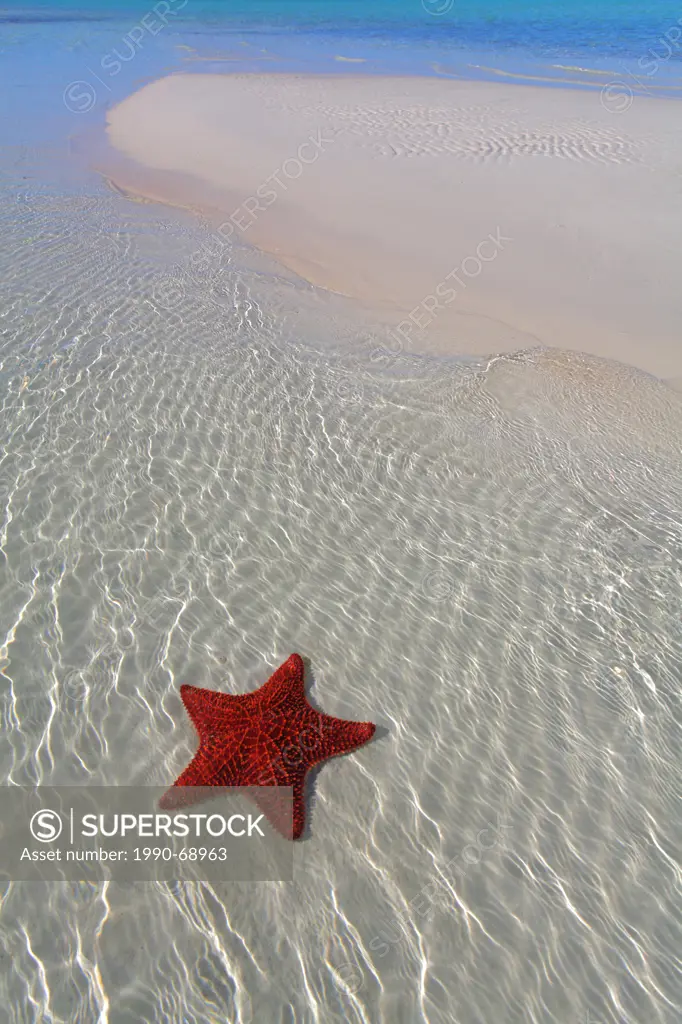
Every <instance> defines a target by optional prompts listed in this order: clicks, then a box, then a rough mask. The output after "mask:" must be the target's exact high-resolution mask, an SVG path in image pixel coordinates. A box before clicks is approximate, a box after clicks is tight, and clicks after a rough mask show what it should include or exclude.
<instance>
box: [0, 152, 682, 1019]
mask: <svg viewBox="0 0 682 1024" xmlns="http://www.w3.org/2000/svg"><path fill="white" fill-rule="evenodd" d="M0 229H1V232H2V239H3V246H2V252H1V253H0V261H1V263H2V274H1V285H0V331H1V334H0V340H1V347H0V379H1V381H2V387H1V388H0V403H1V404H0V436H1V455H0V501H1V504H0V560H1V570H0V658H1V659H2V661H1V665H0V668H1V671H2V675H0V684H1V692H0V709H1V713H2V732H1V734H0V771H1V772H2V779H3V781H4V782H5V783H10V784H13V785H23V784H34V783H45V784H47V783H50V784H63V785H82V784H87V783H92V784H98V785H137V784H140V785H145V784H146V785H150V784H153V785H165V784H166V783H167V782H169V781H172V779H173V778H174V777H175V775H176V774H177V772H178V771H179V770H180V769H182V768H183V767H184V766H185V764H186V762H187V760H188V758H189V757H190V755H191V754H192V752H193V750H194V743H195V741H194V738H193V733H192V729H191V726H190V724H189V722H188V720H187V718H186V716H185V714H184V711H183V709H182V706H181V703H180V700H179V697H178V689H179V686H180V684H181V683H183V682H190V683H192V684H194V685H198V686H207V687H213V688H220V689H223V690H226V691H228V692H233V693H237V692H243V691H246V690H249V689H252V688H255V687H256V686H258V685H260V683H261V682H263V681H264V679H265V678H266V677H267V676H268V675H269V674H270V672H271V671H272V670H273V669H274V668H275V667H276V666H277V665H278V664H279V663H280V662H281V661H283V660H284V659H285V658H286V657H287V656H288V655H289V654H290V653H291V652H292V651H300V652H301V653H302V654H304V655H305V656H306V657H307V658H309V659H310V664H311V666H312V695H313V697H314V699H315V700H316V701H317V702H318V703H319V705H320V706H321V707H322V708H323V709H324V710H325V711H327V712H328V713H329V714H332V715H339V716H342V717H348V718H356V719H363V720H364V719H370V720H372V721H375V722H377V723H378V724H379V725H380V726H382V727H383V728H382V730H381V731H380V735H379V738H377V739H376V740H375V741H374V742H372V743H371V744H370V745H368V746H366V747H364V748H363V749H361V750H360V751H358V752H357V753H356V754H354V755H352V756H351V757H349V758H345V759H338V760H336V761H333V762H330V763H329V764H327V765H326V766H325V767H324V768H323V769H322V770H321V772H320V774H319V776H318V778H317V780H316V784H315V790H314V795H313V800H312V804H311V808H310V826H311V827H310V837H309V838H308V839H307V840H306V841H304V842H302V843H300V844H297V848H296V881H295V882H294V883H293V884H284V883H274V882H273V883H260V884H252V885H246V884H241V883H233V884H227V883H226V884H224V885H223V886H215V885H209V884H208V883H206V884H200V885H192V886H190V885H182V884H178V885H171V886H168V885H165V884H148V885H137V886H133V885H129V886H124V885H115V884H109V885H89V884H86V883H81V884H73V885H66V884H63V885H62V884H59V885H58V884H53V885H47V884H46V885H42V884H27V883H13V884H10V885H6V886H5V888H4V889H3V890H2V909H1V913H0V949H1V952H2V962H3V964H4V965H5V966H4V969H3V971H2V973H1V979H2V980H1V988H2V991H1V992H0V1002H1V1003H2V1005H3V1006H4V1007H5V1010H4V1011H3V1013H4V1014H7V1016H4V1019H6V1020H9V1021H12V1022H28V1021H45V1022H48V1021H50V1022H53V1021H54V1022H60V1024H61V1022H64V1024H66V1022H68V1024H72V1022H83V1024H86V1022H87V1024H90V1022H92V1021H103V1022H104V1021H106V1022H109V1024H132V1022H138V1021H145V1022H149V1024H152V1022H154V1024H156V1022H159V1024H160V1022H162V1021H172V1022H177V1024H184V1022H186V1021H187V1022H195V1021H196V1022H206V1021H208V1022H215V1024H226V1022H228V1021H230V1022H232V1021H234V1022H258V1024H260V1022H266V1021H267V1022H282V1024H285V1022H286V1024H289V1022H294V1021H296V1022H305V1024H308V1022H310V1024H313V1022H336V1021H349V1022H368V1021H371V1022H390V1024H400V1022H405V1024H415V1022H420V1021H429V1022H432V1024H440V1022H443V1024H444V1022H452V1021H457V1022H461V1024H479V1022H483V1024H504V1022H510V1024H512V1022H514V1024H516V1022H543V1024H545V1022H561V1024H569V1022H570V1024H573V1022H575V1024H584V1022H586V1021H591V1022H593V1024H607V1022H609V1024H623V1022H628V1024H629V1022H637V1024H639V1022H646V1024H650V1022H670V1024H672V1022H676V1021H679V1020H680V1019H681V1014H682V994H681V983H680V972H679V953H680V948H682V922H681V920H680V906H681V903H680V860H679V857H680V840H681V838H682V826H681V823H680V808H679V795H680V698H679V691H680V669H681V665H682V657H681V647H680V644H681V641H682V623H681V621H680V607H681V604H680V594H681V592H680V584H681V583H682V473H681V465H680V453H679V441H680V436H682V402H681V400H680V396H679V395H677V394H676V393H675V392H673V391H671V390H669V389H667V388H666V387H665V386H664V385H662V384H659V383H658V382H657V381H655V380H654V379H653V378H649V377H647V376H645V375H642V374H639V373H637V372H635V371H630V370H628V369H627V368H625V367H622V366H618V365H611V364H609V363H606V362H603V361H600V360H597V359H592V358H587V357H582V356H580V355H577V354H571V353H558V352H548V351H543V350H529V351H524V352H519V353H517V354H515V355H513V356H505V357H500V358H496V359H489V360H441V361H438V360H435V359H429V358H420V359H417V358H414V357H408V356H402V357H389V356H386V357H384V358H382V359H377V358H376V344H377V339H378V340H379V341H381V337H380V335H379V334H377V333H376V332H374V333H372V332H368V331H366V330H365V331H363V330H362V329H360V327H359V325H358V324H357V323H355V322H353V321H352V320H350V319H348V318H346V317H345V314H344V311H343V309H342V307H341V306H339V305H338V304H336V303H334V302H332V300H331V299H329V298H325V297H323V296H319V295H317V294H316V293H315V292H314V291H312V290H311V289H309V288H306V287H304V286H302V285H301V284H299V283H297V282H296V281H295V280H293V279H288V278H281V277H278V276H277V274H276V272H275V271H274V270H273V267H272V266H270V265H269V264H267V263H266V262H265V261H264V260H259V259H258V258H257V257H255V256H254V255H253V254H251V253H248V252H246V251H239V250H230V251H229V252H227V253H226V255H225V257H224V258H223V260H222V261H221V262H218V261H216V263H215V264H212V265H211V266H209V267H206V266H202V268H201V273H199V272H198V271H196V270H195V269H193V267H195V264H194V263H193V261H192V259H191V256H192V253H193V252H195V251H196V250H197V249H198V247H199V245H200V244H201V243H202V241H204V240H205V238H206V237H207V229H204V228H203V227H202V226H201V225H198V224H195V223H193V222H192V221H190V220H189V218H182V217H179V216H174V215H171V214H165V213H164V212H163V211H162V210H160V209H158V208H155V207H152V206H146V205H138V204H132V203H130V202H128V201H126V200H125V199H123V198H121V197H118V196H114V195H111V194H108V193H107V192H106V191H105V190H104V189H103V187H100V186H97V185H95V184H92V185H90V186H89V187H88V188H81V189H73V190H69V189H68V188H66V187H65V186H64V185H63V184H62V185H61V186H59V187H56V186H55V187H51V186H49V183H47V182H46V180H44V179H41V178H40V175H39V173H38V172H37V171H34V170H30V169H27V166H26V165H25V159H24V155H21V154H19V155H17V154H15V155H14V157H12V155H11V154H10V156H9V157H8V158H7V159H6V160H5V162H4V164H3V166H2V195H1V197H0ZM349 315H350V314H349ZM371 353H373V354H374V356H375V358H374V359H372V358H370V354H371ZM9 963H11V965H12V966H11V970H10V969H8V968H7V965H8V964H9Z"/></svg>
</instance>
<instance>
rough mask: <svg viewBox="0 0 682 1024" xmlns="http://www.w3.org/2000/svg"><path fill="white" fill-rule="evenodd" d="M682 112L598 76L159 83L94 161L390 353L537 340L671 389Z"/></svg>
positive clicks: (110, 130)
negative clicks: (279, 268) (338, 302)
mask: <svg viewBox="0 0 682 1024" xmlns="http://www.w3.org/2000/svg"><path fill="white" fill-rule="evenodd" d="M681 109H682V108H681V107H680V106H679V105H678V101H676V100H669V99H659V98H652V97H648V96H632V95H631V94H630V93H629V92H628V91H626V90H625V88H623V89H622V90H621V91H620V92H619V91H618V90H617V89H615V88H614V87H613V85H612V84H611V83H609V85H608V87H604V89H602V90H594V91H579V90H574V89H561V88H542V87H535V86H519V85H511V84H507V83H502V82H500V83H497V82H494V83H487V82H465V81H453V80H449V79H440V78H417V77H382V76H372V75H361V74H339V75H324V76H322V75H293V74H174V75H171V76H168V77H165V78H162V79H159V80H157V81H155V82H153V83H151V84H147V85H145V86H144V87H143V88H141V89H140V90H139V91H137V92H135V93H134V94H132V95H131V96H129V97H128V98H127V99H125V100H124V101H123V102H122V103H120V104H119V105H118V106H116V107H114V108H113V109H112V110H111V111H110V112H109V113H108V119H107V136H108V143H109V146H110V149H111V154H112V155H113V154H115V155H116V156H117V157H118V162H117V160H116V159H114V158H113V156H112V159H111V160H110V161H109V163H110V166H108V167H106V168H104V169H105V170H106V173H108V175H109V176H110V177H111V178H112V179H113V180H114V181H115V182H116V183H117V184H118V185H119V186H120V187H121V188H124V189H125V190H126V191H128V192H132V193H136V194H138V195H143V196H145V197H146V198H149V199H153V200H157V201H162V202H167V203H173V204H176V205H181V206H186V207H189V208H195V209H202V210H210V211H211V216H212V218H213V219H214V222H215V226H216V230H215V238H216V240H217V243H218V244H222V243H223V242H226V243H227V244H230V243H231V241H233V240H235V239H237V238H241V239H243V240H244V241H246V242H248V243H251V244H253V245H255V246H257V247H259V248H261V249H263V250H265V251H266V252H268V253H271V254H272V255H273V256H275V257H276V259H277V260H279V261H280V262H281V263H282V264H283V265H285V266H286V267H288V268H289V269H290V270H293V271H295V272H296V273H297V274H299V275H301V276H302V277H304V278H306V279H307V280H308V281H310V282H312V283H313V284H315V285H319V286H321V287H323V288H326V289H329V290H331V291H334V292H337V293H340V294H341V295H344V296H348V297H349V298H350V299H352V300H353V301H354V302H355V303H358V304H360V305H361V306H362V307H363V308H365V309H366V310H367V312H368V314H369V315H371V316H372V317H375V318H377V319H379V320H381V321H382V322H384V323H389V324H391V325H392V330H393V332H394V336H395V338H396V339H398V341H399V343H400V345H401V346H403V347H404V349H405V350H408V351H415V352H435V353H450V354H468V353H471V354H483V353H486V354H487V353H500V352H508V351H513V350H516V349H521V348H527V347H529V346H533V345H547V346H553V347H558V348H564V349H572V350H578V351H583V352H587V353H592V354H595V355H599V356H605V357H608V358H615V359H618V360H620V361H621V362H625V363H630V364H632V365H634V366H637V367H639V368H641V369H643V370H646V371H648V372H649V373H652V374H654V375H656V376H658V377H661V378H663V379H667V378H679V377H680V375H682V345H681V344H680V334H681V332H680V326H681V325H682V288H680V286H679V265H680V238H681V237H682V203H681V202H680V197H681V188H682V132H681V131H680V129H679V123H680V110H681ZM105 162H106V161H105ZM221 225H222V227H221ZM219 229H220V230H219Z"/></svg>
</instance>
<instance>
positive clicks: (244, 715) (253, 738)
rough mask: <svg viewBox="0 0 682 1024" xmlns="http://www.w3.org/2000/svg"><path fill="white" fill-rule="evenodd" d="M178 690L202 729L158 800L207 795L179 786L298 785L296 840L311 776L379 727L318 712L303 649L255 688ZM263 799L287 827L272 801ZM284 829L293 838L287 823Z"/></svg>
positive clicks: (168, 802)
mask: <svg viewBox="0 0 682 1024" xmlns="http://www.w3.org/2000/svg"><path fill="white" fill-rule="evenodd" d="M180 696H181V697H182V702H183V704H184V705H185V708H186V709H187V713H188V715H189V717H190V718H191V719H192V722H193V723H194V726H195V728H196V730H197V732H198V733H199V750H198V751H197V753H196V754H195V755H194V758H193V760H192V761H191V762H190V764H189V765H188V766H187V768H185V770H184V772H183V773H182V775H180V777H179V778H178V779H177V780H176V781H175V782H174V784H173V789H169V790H168V792H167V793H165V794H164V796H163V797H162V798H161V800H160V802H159V806H160V807H161V808H165V809H170V808H175V807H179V806H181V805H182V806H186V805H187V804H188V803H192V802H195V801H196V799H205V795H204V794H200V795H198V796H195V798H194V800H192V795H191V794H190V793H186V792H185V793H179V792H178V791H177V788H176V787H179V786H293V796H294V804H293V818H294V822H293V825H294V828H293V838H294V839H299V838H300V836H301V834H302V833H303V827H304V824H305V802H304V798H303V788H304V782H305V777H306V774H307V773H308V772H309V771H310V769H311V768H313V767H314V766H315V765H316V764H319V763H320V762H321V761H326V760H327V758H329V757H336V755H337V754H348V753H350V751H351V750H355V749H356V748H357V747H361V746H362V745H363V743H367V741H368V740H370V739H371V738H372V736H373V735H374V732H375V729H376V726H375V725H373V724H372V723H371V722H346V721H344V719H342V718H331V717H330V716H329V715H325V714H323V713H321V712H319V711H316V710H315V708H314V707H313V706H312V705H311V704H309V703H308V699H307V697H306V695H305V687H304V683H303V659H302V658H301V656H300V654H292V655H291V657H290V658H288V659H287V660H286V661H285V662H284V664H283V665H280V667H279V668H278V669H277V671H276V672H275V673H273V675H271V676H270V678H269V679H268V681H267V683H264V684H263V686H261V687H260V689H259V690H255V691H254V692H253V693H245V694H241V695H239V696H233V695H232V694H227V693H217V692H216V691H215V690H201V689H199V688H198V687H196V686H181V687H180ZM273 795H274V794H273ZM265 796H266V794H265V793H264V794H263V797H265ZM258 803H259V805H260V806H261V809H262V810H263V811H264V812H265V813H266V814H267V815H268V817H269V818H270V819H271V821H272V823H273V824H275V825H276V827H278V828H279V829H280V831H282V830H283V829H282V827H281V817H280V821H276V820H275V818H276V810H275V808H274V806H273V802H272V801H270V800H267V799H266V800H262V799H259V801H258ZM286 834H287V838H291V824H290V823H289V824H288V829H286Z"/></svg>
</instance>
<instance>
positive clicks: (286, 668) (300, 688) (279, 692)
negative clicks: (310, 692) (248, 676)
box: [256, 654, 305, 710]
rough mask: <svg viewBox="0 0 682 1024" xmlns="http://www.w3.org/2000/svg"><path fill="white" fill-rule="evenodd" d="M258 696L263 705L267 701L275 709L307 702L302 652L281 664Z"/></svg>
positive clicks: (264, 684)
mask: <svg viewBox="0 0 682 1024" xmlns="http://www.w3.org/2000/svg"><path fill="white" fill-rule="evenodd" d="M256 696H257V697H258V699H259V700H260V701H261V702H262V704H263V705H265V704H266V703H267V705H268V706H270V707H272V709H273V710H275V709H277V708H278V707H280V706H282V707H283V706H284V705H290V704H291V702H292V701H293V702H294V703H298V702H299V701H300V702H301V706H303V704H304V703H305V682H304V666H303V658H302V657H301V655H300V654H292V655H291V656H290V657H289V658H287V660H286V661H285V662H284V663H283V664H282V665H280V666H279V668H278V669H277V671H276V672H273V674H272V675H271V676H270V678H269V679H268V681H267V683H263V685H262V686H261V688H260V690H256Z"/></svg>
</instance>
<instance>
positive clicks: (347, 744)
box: [311, 714, 377, 764]
mask: <svg viewBox="0 0 682 1024" xmlns="http://www.w3.org/2000/svg"><path fill="white" fill-rule="evenodd" d="M321 719H322V721H321V723H320V725H321V727H320V739H319V742H318V743H317V744H316V746H315V749H314V750H312V751H311V754H312V758H313V760H312V764H319V763H320V761H326V760H327V758H329V757H338V756H339V755H340V754H350V753H351V751H353V750H357V749H358V747H362V746H363V745H364V744H365V743H369V741H370V740H371V738H372V736H373V735H374V733H375V732H376V728H377V727H376V725H374V723H373V722H347V721H346V720H345V719H343V718H332V717H331V715H324V714H323V715H321Z"/></svg>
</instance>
